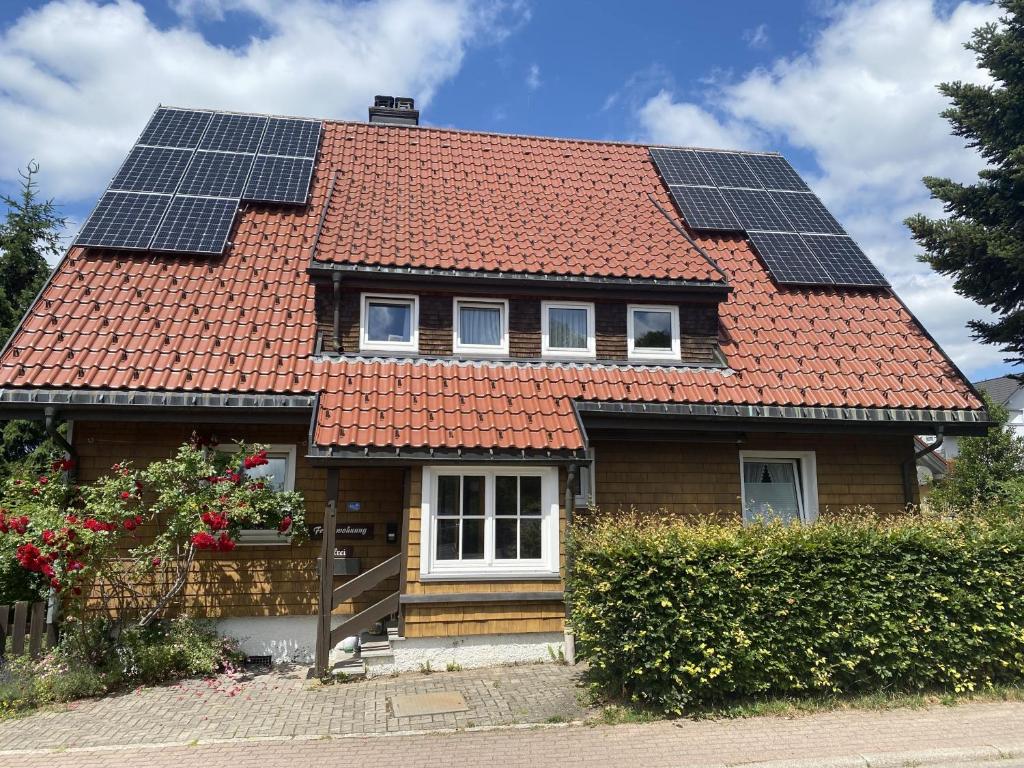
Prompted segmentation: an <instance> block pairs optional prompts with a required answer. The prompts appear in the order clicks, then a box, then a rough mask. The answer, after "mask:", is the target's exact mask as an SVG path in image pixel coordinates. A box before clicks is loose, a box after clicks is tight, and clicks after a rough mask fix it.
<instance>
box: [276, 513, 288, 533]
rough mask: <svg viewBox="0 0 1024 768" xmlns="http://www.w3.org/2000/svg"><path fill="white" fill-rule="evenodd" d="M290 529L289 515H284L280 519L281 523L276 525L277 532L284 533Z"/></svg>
mask: <svg viewBox="0 0 1024 768" xmlns="http://www.w3.org/2000/svg"><path fill="white" fill-rule="evenodd" d="M291 527H292V518H291V515H285V516H284V517H282V518H281V522H280V523H278V524H277V532H278V533H285V532H286V531H287V530H288V529H289V528H291Z"/></svg>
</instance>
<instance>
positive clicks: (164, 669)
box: [0, 618, 242, 717]
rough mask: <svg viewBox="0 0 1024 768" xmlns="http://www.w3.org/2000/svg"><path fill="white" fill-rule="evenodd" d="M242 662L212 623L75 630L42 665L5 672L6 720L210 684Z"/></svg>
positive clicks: (22, 662) (15, 664)
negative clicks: (129, 693)
mask: <svg viewBox="0 0 1024 768" xmlns="http://www.w3.org/2000/svg"><path fill="white" fill-rule="evenodd" d="M241 660H242V655H241V653H240V652H239V650H238V647H237V644H236V643H235V641H234V640H232V639H230V638H225V637H222V636H220V635H219V634H218V633H217V632H216V630H215V628H214V626H213V624H211V623H209V622H203V621H195V620H192V619H187V618H179V619H173V620H170V621H162V622H155V623H153V624H151V625H149V626H147V627H130V628H128V629H125V630H124V631H121V632H118V627H117V625H115V624H113V623H112V622H110V621H109V620H107V619H96V620H93V621H89V622H85V623H82V624H75V623H71V624H70V625H69V626H67V627H66V628H65V632H64V634H63V635H62V637H61V641H60V645H59V646H58V647H57V648H56V649H54V650H53V651H51V652H50V653H49V654H47V655H46V656H44V657H43V658H41V659H39V660H33V659H30V658H29V657H27V656H16V657H13V658H11V659H10V660H6V661H4V662H3V664H2V665H0V717H3V716H4V715H5V714H7V715H10V714H16V713H18V712H20V711H22V710H25V709H29V708H32V707H36V706H40V705H43V704H51V703H54V702H63V701H71V700H73V699H80V698H84V697H88V696H99V695H102V694H104V693H107V692H110V691H114V690H117V689H120V688H125V687H129V686H136V685H152V684H155V683H162V682H166V681H168V680H179V679H182V678H186V677H197V676H199V677H203V676H209V675H213V674H216V673H218V672H221V671H225V670H228V671H230V670H232V669H233V668H234V666H235V665H236V664H239V663H240V662H241Z"/></svg>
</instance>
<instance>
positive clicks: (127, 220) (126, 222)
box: [75, 192, 171, 250]
mask: <svg viewBox="0 0 1024 768" xmlns="http://www.w3.org/2000/svg"><path fill="white" fill-rule="evenodd" d="M170 202H171V196H170V195H149V194H143V193H139V192H107V193H106V194H104V195H103V197H101V198H100V202H99V204H97V206H96V208H95V209H94V210H93V212H92V213H91V214H90V215H89V218H88V219H87V220H86V222H85V224H84V225H83V226H82V231H81V232H79V233H78V237H77V238H76V239H75V244H76V245H88V246H93V247H97V248H130V249H133V250H144V249H146V248H148V247H149V241H150V240H152V239H153V234H154V233H155V232H156V229H157V225H158V224H159V223H160V217H161V216H163V214H164V211H166V210H167V206H168V204H169V203H170Z"/></svg>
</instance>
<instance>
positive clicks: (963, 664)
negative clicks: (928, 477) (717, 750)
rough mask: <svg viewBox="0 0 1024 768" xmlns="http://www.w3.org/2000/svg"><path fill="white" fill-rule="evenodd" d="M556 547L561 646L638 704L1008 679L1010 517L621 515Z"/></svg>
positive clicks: (1013, 575) (1012, 667) (1013, 594)
mask: <svg viewBox="0 0 1024 768" xmlns="http://www.w3.org/2000/svg"><path fill="white" fill-rule="evenodd" d="M571 546H572V548H573V552H574V557H575V565H574V572H573V578H572V584H571V589H572V593H573V627H574V629H575V632H576V638H577V648H578V650H579V652H580V654H581V655H582V656H583V657H584V658H586V659H588V660H589V662H590V667H591V675H592V677H593V679H594V681H595V682H596V683H597V684H598V686H599V687H600V688H601V689H603V690H604V691H605V693H607V694H609V695H612V696H615V697H625V698H626V699H628V700H631V701H632V702H634V703H636V704H639V705H642V706H648V707H654V708H657V709H660V710H663V711H665V712H673V713H680V712H682V711H683V710H684V709H685V708H687V707H688V706H696V705H699V706H709V705H718V704H724V703H728V702H730V701H735V700H738V699H745V698H756V697H763V696H779V695H786V696H793V695H797V696H799V695H808V694H823V693H855V692H867V691H878V690H892V691H895V690H903V691H913V690H921V689H934V688H943V689H948V690H952V691H965V690H973V689H976V688H980V687H984V686H989V685H993V684H996V683H1008V682H1016V681H1021V680H1024V522H1021V521H1020V520H1019V519H1016V520H1015V519H1012V518H998V517H994V516H993V517H987V518H979V517H971V518H969V519H961V520H946V521H943V520H935V519H927V518H922V517H912V518H901V519H898V520H895V521H888V522H886V521H881V520H878V519H876V518H874V517H873V516H870V515H868V516H863V515H861V516H858V517H856V518H853V517H847V518H842V519H837V520H833V521H830V522H821V523H818V524H816V525H813V526H790V527H784V526H781V525H778V524H773V525H755V526H749V527H743V526H740V525H738V524H737V525H733V524H723V523H721V522H714V521H702V522H698V523H684V522H680V521H678V520H673V519H650V518H644V517H641V516H637V515H634V514H631V515H627V516H624V517H623V516H619V517H617V518H610V517H606V518H602V519H599V520H597V521H595V522H592V523H590V524H586V525H583V526H581V527H578V528H577V529H576V530H575V531H574V533H573V537H572V544H571Z"/></svg>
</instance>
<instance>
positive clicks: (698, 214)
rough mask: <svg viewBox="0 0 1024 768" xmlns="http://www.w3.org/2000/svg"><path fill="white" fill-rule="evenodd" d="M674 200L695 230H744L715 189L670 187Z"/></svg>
mask: <svg viewBox="0 0 1024 768" xmlns="http://www.w3.org/2000/svg"><path fill="white" fill-rule="evenodd" d="M668 189H669V192H670V193H671V195H672V199H673V200H675V202H676V205H677V206H679V210H680V211H681V212H682V214H683V218H684V219H686V223H687V224H689V225H690V226H691V227H693V228H694V229H719V230H742V229H743V227H741V226H740V223H739V222H738V221H737V220H736V217H735V216H733V214H732V211H731V210H730V209H729V206H728V205H727V204H726V202H725V199H724V198H723V197H722V193H721V192H720V191H719V190H717V189H715V188H714V187H683V186H675V187H669V188H668Z"/></svg>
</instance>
